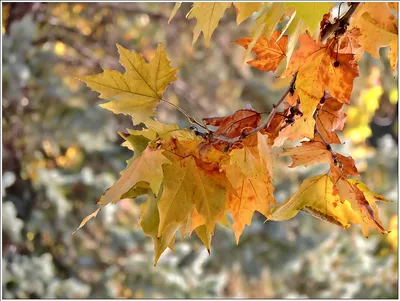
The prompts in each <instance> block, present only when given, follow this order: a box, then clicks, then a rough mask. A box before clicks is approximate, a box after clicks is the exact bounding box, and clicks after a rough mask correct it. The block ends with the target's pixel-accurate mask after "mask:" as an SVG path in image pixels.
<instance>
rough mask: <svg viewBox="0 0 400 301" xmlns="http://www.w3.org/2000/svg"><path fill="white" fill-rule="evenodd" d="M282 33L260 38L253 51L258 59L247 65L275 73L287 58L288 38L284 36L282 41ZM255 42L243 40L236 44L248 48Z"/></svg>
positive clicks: (249, 39) (276, 32)
mask: <svg viewBox="0 0 400 301" xmlns="http://www.w3.org/2000/svg"><path fill="white" fill-rule="evenodd" d="M280 35H281V32H280V31H275V32H274V33H273V34H272V36H271V38H269V37H260V38H258V40H257V42H256V43H255V45H254V47H253V48H252V49H251V52H253V53H254V54H255V55H257V59H255V60H252V61H248V62H247V64H249V65H250V66H253V67H254V68H257V69H259V70H262V71H275V70H276V68H278V65H279V63H280V62H281V61H282V60H283V59H284V58H285V57H286V46H287V42H288V36H287V35H283V36H282V37H281V38H280V40H278V38H279V37H280ZM252 41H253V39H252V38H250V37H248V38H243V39H240V40H237V41H235V43H236V44H238V45H240V46H243V47H244V48H245V49H247V48H248V46H249V44H250V43H251V42H252Z"/></svg>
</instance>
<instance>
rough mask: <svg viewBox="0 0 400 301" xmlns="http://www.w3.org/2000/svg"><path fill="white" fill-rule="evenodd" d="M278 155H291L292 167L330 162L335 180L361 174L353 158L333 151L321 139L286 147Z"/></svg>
mask: <svg viewBox="0 0 400 301" xmlns="http://www.w3.org/2000/svg"><path fill="white" fill-rule="evenodd" d="M277 156H278V157H282V156H291V157H292V160H293V163H292V165H290V166H289V167H291V168H293V167H296V166H305V167H307V166H310V165H313V164H318V163H328V164H330V170H331V173H332V177H333V179H334V180H337V179H338V178H346V177H347V176H348V175H353V176H358V175H359V174H358V171H357V168H356V167H355V162H354V160H353V158H351V157H345V156H343V155H342V154H338V153H336V152H333V151H332V150H331V147H330V146H329V145H325V143H324V142H321V141H315V140H312V141H306V142H302V143H301V145H300V146H297V147H294V148H290V149H285V151H284V152H282V153H280V154H277Z"/></svg>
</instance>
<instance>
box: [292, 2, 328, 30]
mask: <svg viewBox="0 0 400 301" xmlns="http://www.w3.org/2000/svg"><path fill="white" fill-rule="evenodd" d="M285 5H286V7H293V8H294V9H296V17H298V18H300V19H301V20H303V22H304V24H305V25H306V26H307V28H308V30H309V31H310V32H311V34H314V33H315V32H316V31H317V29H318V28H319V23H320V22H321V20H322V17H323V15H324V14H326V13H328V12H329V11H330V10H331V8H332V6H333V3H332V2H286V3H285Z"/></svg>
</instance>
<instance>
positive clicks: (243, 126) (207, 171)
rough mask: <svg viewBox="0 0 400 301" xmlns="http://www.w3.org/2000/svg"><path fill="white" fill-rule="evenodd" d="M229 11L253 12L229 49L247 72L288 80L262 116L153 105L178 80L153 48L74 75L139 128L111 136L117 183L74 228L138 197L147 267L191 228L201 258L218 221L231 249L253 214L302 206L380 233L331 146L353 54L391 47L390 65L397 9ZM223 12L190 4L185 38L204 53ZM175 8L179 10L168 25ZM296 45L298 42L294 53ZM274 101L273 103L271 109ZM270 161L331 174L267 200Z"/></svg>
mask: <svg viewBox="0 0 400 301" xmlns="http://www.w3.org/2000/svg"><path fill="white" fill-rule="evenodd" d="M234 5H235V7H236V11H237V23H240V22H242V21H243V20H244V19H246V18H247V17H249V16H250V15H252V14H253V13H254V12H259V16H258V17H257V19H256V20H255V24H256V25H255V29H254V32H253V36H252V37H247V38H243V39H240V40H238V41H236V43H237V44H238V45H241V46H243V47H244V48H246V49H247V51H248V52H250V51H251V52H253V53H255V54H256V55H257V59H255V60H252V61H250V62H249V64H250V65H251V66H253V67H255V68H257V69H260V70H263V71H266V72H271V71H272V72H275V71H276V72H277V73H280V75H279V76H280V77H282V78H291V82H290V84H289V87H288V89H287V91H286V92H285V93H284V95H283V96H282V97H281V98H280V99H279V100H278V101H277V102H276V104H275V105H274V108H273V109H272V111H271V112H270V113H269V115H268V116H267V117H266V118H265V119H264V120H263V118H262V117H263V114H261V113H259V112H256V111H255V110H253V109H252V108H246V109H241V110H238V111H236V112H235V113H233V114H231V115H229V116H225V117H213V118H205V119H203V122H202V123H201V122H198V121H197V120H195V119H194V118H193V117H191V116H190V115H189V114H187V113H186V112H185V111H184V110H183V109H181V108H180V107H178V106H176V105H174V104H173V103H171V102H169V101H168V100H165V99H163V92H164V91H165V89H166V88H167V86H168V85H169V84H171V83H172V82H174V81H175V80H177V78H176V77H175V75H176V74H177V72H178V69H176V68H172V67H171V66H170V61H169V60H168V59H167V56H166V53H165V51H164V49H163V47H162V45H161V44H160V45H159V47H158V48H157V51H156V54H155V56H154V58H153V59H152V60H151V61H150V62H146V61H145V60H144V59H143V57H142V56H141V55H140V54H138V53H136V52H134V51H129V50H127V49H125V48H124V47H122V46H119V45H117V47H118V51H119V54H120V62H121V64H122V66H123V67H124V68H125V73H120V72H118V71H115V70H110V69H104V72H103V73H101V74H97V75H89V76H83V77H80V79H81V80H82V81H83V82H85V83H86V84H87V85H88V86H89V87H90V88H91V89H92V90H94V91H96V92H99V93H100V97H101V98H103V99H106V100H108V101H109V102H107V103H105V104H102V107H104V108H106V109H109V110H111V111H112V112H114V113H115V114H126V115H130V116H131V117H132V121H133V124H134V125H137V124H140V123H142V124H144V125H145V128H144V129H143V130H128V133H120V135H121V136H122V137H123V138H124V139H125V140H126V141H125V142H124V144H123V145H124V146H126V147H128V148H129V149H131V150H133V151H134V155H133V157H132V159H130V160H128V166H127V167H126V169H125V170H123V171H122V172H121V177H120V178H119V180H117V182H115V184H114V185H113V186H112V187H111V188H109V189H108V190H107V191H106V193H105V194H104V195H103V196H102V197H101V198H100V199H99V201H98V204H99V208H98V209H97V210H96V211H95V212H94V213H92V214H91V215H89V216H88V217H86V218H85V219H84V220H83V221H82V223H81V225H80V227H82V226H83V225H84V224H85V223H86V222H87V221H88V220H89V219H91V218H92V217H95V216H96V215H97V214H98V212H99V211H100V210H101V209H102V208H104V206H106V205H108V204H110V203H114V204H115V203H117V202H119V201H120V200H121V199H125V198H135V197H137V196H140V195H147V201H146V202H145V203H144V204H142V205H141V211H142V214H141V219H140V225H141V227H142V229H143V231H144V233H145V234H146V235H148V236H150V237H152V239H153V241H154V246H155V250H156V256H155V263H156V262H157V260H158V259H159V257H160V255H161V254H162V253H163V252H164V250H165V249H166V248H168V247H169V248H171V249H173V248H174V242H175V236H176V233H177V232H178V231H179V233H180V235H181V237H182V238H183V237H185V236H187V235H190V234H191V233H192V232H193V231H195V232H196V234H197V236H198V237H199V238H200V239H201V240H202V242H203V243H204V245H205V246H206V247H207V249H208V250H209V251H210V249H211V238H212V235H213V234H214V230H215V227H216V224H218V223H219V224H222V225H224V226H227V227H230V228H232V230H233V232H234V233H235V236H236V241H237V242H239V238H240V235H241V233H242V232H243V230H244V228H245V226H246V225H250V223H251V220H252V216H253V214H254V212H255V211H258V212H260V213H262V214H263V215H264V216H265V217H266V218H267V219H269V220H277V221H281V220H286V219H290V218H292V217H294V216H295V215H296V214H297V212H299V210H303V211H305V212H308V213H310V214H311V215H313V216H316V217H318V218H321V219H323V220H326V221H328V222H331V223H334V224H337V225H339V226H342V227H344V228H346V229H347V228H348V227H349V226H350V224H360V225H361V226H362V230H363V233H364V235H365V236H368V229H369V228H372V229H377V230H379V231H380V232H381V233H386V231H385V229H384V228H383V226H382V223H381V221H380V219H379V211H378V207H377V205H376V201H388V200H387V199H385V198H384V197H383V196H381V195H379V194H376V193H374V192H372V191H370V190H369V189H368V187H367V186H366V185H365V184H363V183H361V182H360V181H359V180H357V179H349V176H358V171H357V168H356V166H355V162H354V160H353V159H352V158H351V157H346V156H344V155H342V154H340V153H337V152H336V151H334V150H333V149H332V146H331V145H332V144H340V143H341V141H340V139H339V137H338V135H337V131H340V130H342V129H343V127H344V124H345V121H346V114H345V113H344V111H343V109H344V105H349V104H350V96H351V92H352V89H353V80H354V78H356V77H357V76H358V75H359V70H358V64H357V62H358V60H359V59H360V58H361V56H362V54H363V53H364V52H365V51H367V52H369V53H370V54H371V55H378V50H379V48H381V47H384V46H388V45H390V46H391V48H392V53H394V54H393V55H391V64H392V68H393V69H394V68H395V66H396V64H397V53H395V48H396V47H394V46H393V45H397V20H396V19H395V17H394V11H397V6H396V5H395V4H392V3H389V4H388V3H365V4H360V3H350V7H349V9H348V11H347V12H346V13H345V14H344V15H343V16H340V15H339V16H338V17H337V18H334V16H332V15H331V13H330V12H329V10H330V9H331V8H332V4H330V3H320V4H317V3H315V4H314V3H313V4H311V3H301V4H297V3H273V4H263V3H234ZM230 6H231V3H195V4H194V5H193V8H192V10H191V11H190V12H189V13H188V15H187V17H188V18H196V19H197V24H196V27H195V28H194V38H193V43H194V42H196V40H197V39H198V37H199V35H200V33H201V32H203V34H204V38H205V42H206V46H209V43H210V37H211V35H212V33H213V31H214V30H215V28H216V27H217V26H218V22H219V20H220V19H221V18H222V16H223V14H224V12H225V10H226V9H227V8H229V7H230ZM178 9H179V4H177V5H176V6H175V9H174V11H173V13H172V16H171V18H172V17H173V15H174V14H175V13H176V12H177V10H178ZM339 9H340V8H339ZM378 12H379V13H378ZM171 18H170V19H171ZM281 25H282V26H281ZM278 26H280V27H283V26H284V28H283V30H275V29H276V27H278ZM304 31H305V33H303V32H304ZM366 32H368V33H369V34H368V35H367V34H366ZM370 32H373V33H374V34H377V35H379V39H378V38H374V35H371V34H370ZM297 40H298V41H299V47H298V48H297V49H295V46H296V42H297ZM394 43H396V44H394ZM396 49H397V48H396ZM285 60H286V63H285V62H284V61H285ZM279 70H280V71H282V72H279ZM160 102H164V103H168V104H170V105H172V106H175V107H176V108H177V109H178V110H179V111H181V112H182V113H183V114H184V115H185V116H186V117H187V119H188V121H189V122H190V123H191V124H192V126H191V128H190V129H180V128H179V127H178V126H177V125H175V124H163V123H160V122H158V121H157V119H156V118H155V116H156V112H155V110H156V107H157V105H158V104H159V103H160ZM281 104H283V106H284V108H283V110H281V111H279V107H280V105H281ZM303 138H307V139H308V140H307V141H303V142H302V143H301V145H300V146H297V147H294V148H291V149H286V150H284V151H283V152H281V153H278V154H276V153H273V148H277V147H279V146H281V145H282V144H283V143H284V142H285V141H286V140H292V141H295V140H299V139H303ZM274 156H278V157H279V156H291V157H292V159H293V164H292V165H291V166H290V167H295V166H300V165H302V166H310V165H313V164H317V163H328V164H329V166H330V168H329V171H328V172H327V173H326V174H321V175H317V176H315V177H313V178H310V179H306V180H305V181H304V182H303V183H302V184H301V185H300V187H299V189H298V191H297V192H296V193H294V194H293V195H292V196H291V197H289V198H288V199H287V200H286V201H284V202H283V203H281V204H279V205H277V204H276V201H275V198H274V195H273V192H274V187H273V157H274ZM228 212H229V213H230V215H231V217H232V221H233V224H232V225H231V224H230V221H229V217H228Z"/></svg>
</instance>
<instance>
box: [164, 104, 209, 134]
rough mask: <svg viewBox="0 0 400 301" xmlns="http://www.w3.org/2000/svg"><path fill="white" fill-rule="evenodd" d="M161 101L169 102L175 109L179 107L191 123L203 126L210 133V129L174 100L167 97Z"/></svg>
mask: <svg viewBox="0 0 400 301" xmlns="http://www.w3.org/2000/svg"><path fill="white" fill-rule="evenodd" d="M161 101H163V102H165V103H167V104H169V105H170V106H173V107H174V108H175V109H177V110H178V111H179V112H181V113H182V114H183V115H185V117H186V118H187V119H188V120H189V122H190V123H191V124H195V125H197V126H199V127H201V128H202V129H204V130H206V131H207V132H208V133H210V130H209V129H208V128H207V127H206V126H204V125H202V124H201V123H200V122H198V121H197V120H196V119H195V118H194V117H192V116H190V115H189V113H187V112H186V111H185V110H184V109H182V108H181V107H180V106H177V105H176V104H173V103H172V102H170V101H168V100H166V99H161Z"/></svg>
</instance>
